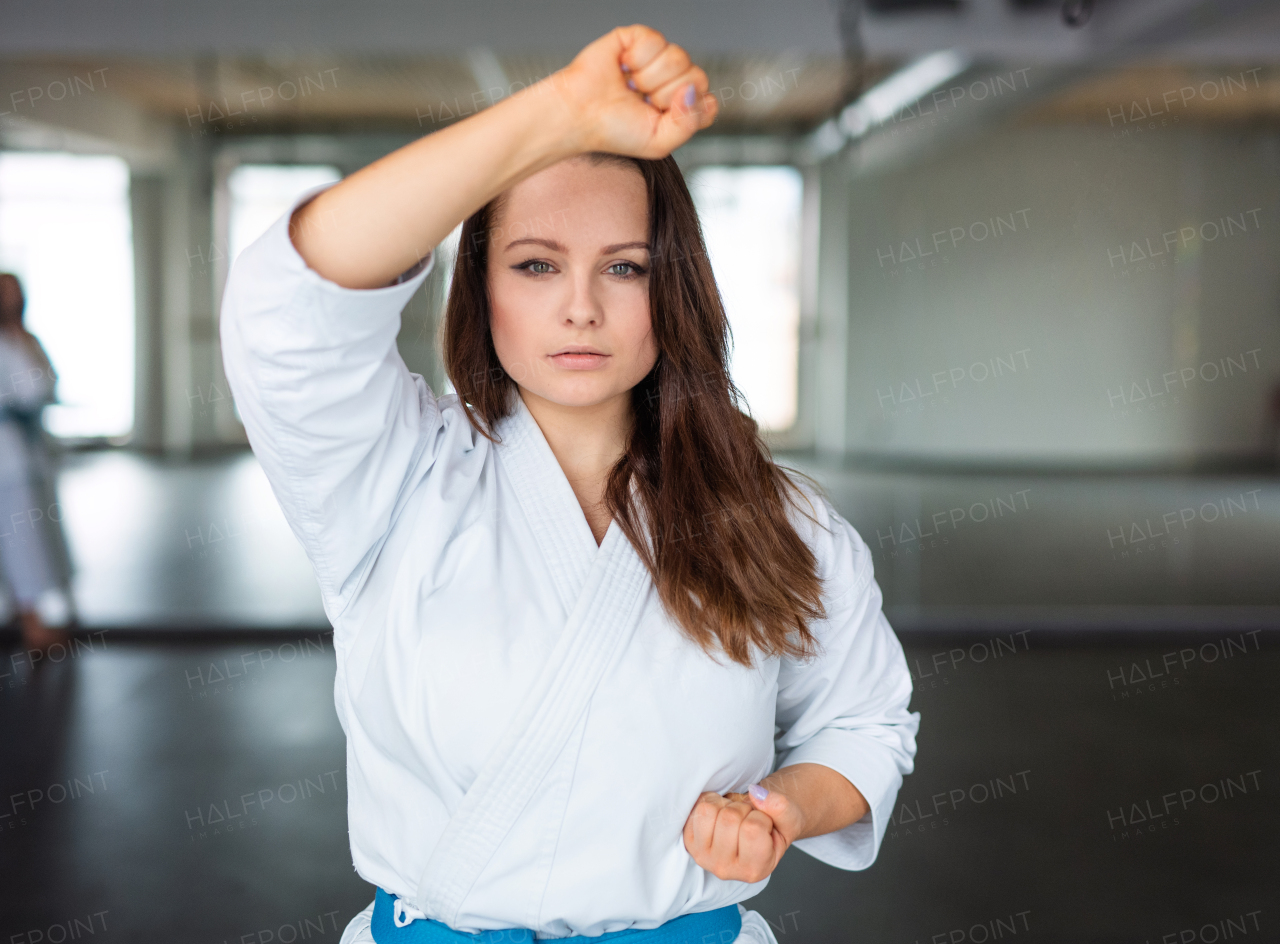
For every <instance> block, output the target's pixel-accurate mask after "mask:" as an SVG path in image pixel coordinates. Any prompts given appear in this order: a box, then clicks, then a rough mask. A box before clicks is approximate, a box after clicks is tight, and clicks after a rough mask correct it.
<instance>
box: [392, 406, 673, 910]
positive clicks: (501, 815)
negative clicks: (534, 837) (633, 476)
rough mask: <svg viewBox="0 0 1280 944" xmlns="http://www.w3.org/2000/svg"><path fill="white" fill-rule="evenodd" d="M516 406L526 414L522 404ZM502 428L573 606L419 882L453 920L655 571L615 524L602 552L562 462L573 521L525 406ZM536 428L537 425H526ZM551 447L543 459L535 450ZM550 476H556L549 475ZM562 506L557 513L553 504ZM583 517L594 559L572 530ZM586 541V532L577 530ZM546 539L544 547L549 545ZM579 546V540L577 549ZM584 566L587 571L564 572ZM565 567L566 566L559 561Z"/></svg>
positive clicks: (559, 745) (608, 661)
mask: <svg viewBox="0 0 1280 944" xmlns="http://www.w3.org/2000/svg"><path fill="white" fill-rule="evenodd" d="M518 410H523V403H521V404H520V406H519V407H518ZM510 419H511V420H512V422H510V423H507V424H504V426H505V427H506V428H505V429H503V430H501V431H500V435H501V436H502V439H503V444H504V445H503V448H502V455H503V460H504V462H506V464H507V467H508V471H509V472H510V473H511V476H512V479H513V482H517V483H519V484H517V485H516V487H517V491H518V492H519V493H520V500H521V506H522V507H523V508H524V510H525V511H526V513H528V514H529V520H530V523H531V524H532V525H533V528H534V531H535V533H536V534H537V536H538V541H539V545H540V547H541V549H542V550H543V552H544V554H546V555H547V558H548V564H549V565H550V567H551V570H552V572H553V574H554V575H555V578H554V579H556V581H557V588H558V589H559V590H560V593H561V594H562V595H564V596H565V597H566V598H567V599H568V601H569V605H567V606H566V609H567V610H568V611H569V617H568V620H567V621H566V623H565V627H564V630H563V631H562V632H561V634H560V638H559V640H558V641H557V642H556V645H555V648H554V649H553V650H552V651H551V655H550V656H549V657H548V659H547V663H546V665H545V666H544V667H543V669H542V672H541V673H540V674H539V675H538V677H537V679H536V680H535V681H534V683H533V686H532V688H531V689H530V691H529V694H528V695H527V696H526V697H525V700H524V702H523V703H522V705H521V706H520V709H519V710H518V711H517V712H516V717H515V718H514V719H513V721H512V722H511V725H510V726H509V727H508V729H507V731H506V732H505V733H504V734H503V738H502V741H501V742H500V743H499V744H498V746H497V747H496V748H495V749H494V751H493V754H492V755H491V756H490V757H489V759H488V760H487V761H486V762H485V765H484V767H483V769H481V771H480V773H479V774H477V776H476V779H475V781H474V782H473V783H472V785H471V788H470V789H469V790H468V791H467V793H466V795H465V796H464V797H463V798H462V803H461V804H460V805H459V806H458V809H457V811H456V812H455V813H454V814H453V816H452V817H451V818H450V820H449V823H448V825H447V826H446V827H445V830H444V833H443V834H442V835H441V837H440V840H439V842H438V843H437V844H436V847H435V848H434V849H433V850H432V853H431V858H430V860H429V861H428V862H427V866H426V869H425V870H424V871H423V874H422V877H421V879H420V880H419V882H418V889H417V896H416V897H417V901H416V902H414V904H416V905H417V907H419V908H420V909H421V910H422V911H424V912H426V913H427V914H428V915H430V916H432V917H435V918H437V919H438V920H440V921H443V922H444V923H445V924H449V925H452V924H453V923H454V922H455V920H456V916H457V915H458V913H459V911H460V909H461V907H462V904H463V902H464V900H465V899H466V896H467V894H468V893H469V892H470V890H471V888H472V886H473V885H474V884H475V882H476V880H477V879H478V878H479V877H480V874H481V872H483V871H484V868H485V866H486V865H488V863H489V860H490V859H491V858H492V857H493V854H494V853H495V852H496V851H497V849H498V846H499V845H500V844H501V843H502V840H503V839H504V838H505V837H506V835H507V833H509V832H510V831H511V829H512V827H513V826H515V824H516V822H517V821H518V820H519V818H520V814H521V813H522V812H523V810H524V808H525V805H526V804H527V802H528V800H529V797H530V795H531V794H532V792H533V791H534V790H535V789H536V788H537V787H538V785H539V784H540V783H541V782H542V780H543V778H545V777H546V775H547V774H548V772H550V770H551V768H552V766H553V765H554V763H555V761H556V759H557V758H558V757H559V755H560V753H561V752H562V750H563V749H564V746H565V744H566V743H567V741H568V740H569V737H570V735H571V734H572V733H573V731H574V729H575V728H576V727H577V725H578V723H579V721H580V720H581V718H582V715H583V712H584V711H585V710H586V707H587V703H588V702H589V701H590V699H591V696H592V695H593V694H594V692H595V690H596V687H597V686H598V685H599V683H600V679H601V678H602V677H603V676H604V674H605V672H606V671H608V669H609V667H610V666H611V665H612V664H613V662H614V661H615V660H616V659H617V657H618V656H619V655H620V654H621V652H622V650H623V648H624V647H625V646H626V644H627V641H628V640H629V639H630V638H631V635H632V633H633V631H634V630H635V627H636V624H637V623H638V622H639V619H640V614H641V612H642V610H643V603H644V599H645V596H646V593H647V591H648V590H649V588H650V587H651V586H652V582H651V580H650V578H649V572H648V570H647V569H646V568H645V566H644V563H643V562H642V561H641V560H640V557H639V555H637V554H636V552H635V548H633V547H632V546H631V542H630V541H628V540H627V537H626V535H625V534H623V533H622V529H621V528H619V527H618V525H617V523H616V522H614V523H611V524H610V525H609V530H608V531H607V532H606V534H605V537H604V541H603V542H602V543H601V544H600V547H599V548H598V549H596V548H595V539H594V538H592V537H591V532H590V528H589V527H588V526H587V524H586V519H585V518H584V517H583V516H582V513H581V509H580V508H579V507H578V505H577V500H576V498H573V492H572V489H571V488H569V485H568V482H567V480H565V478H564V475H563V473H560V470H559V465H558V464H555V465H554V470H555V472H557V473H560V474H559V484H562V485H563V487H564V489H565V490H568V492H569V497H570V499H571V500H572V501H573V506H572V510H573V512H574V513H575V515H576V518H575V517H573V516H569V517H568V519H567V520H566V518H564V517H561V518H559V519H557V518H556V517H555V513H556V511H557V510H559V512H560V514H562V515H564V514H566V513H567V508H566V506H565V503H564V501H563V497H564V496H563V494H557V491H556V488H555V481H554V480H555V476H552V475H549V474H548V469H547V466H546V460H547V459H548V458H549V461H550V462H551V463H553V464H554V463H555V462H556V460H555V456H554V455H552V454H551V451H550V448H549V447H548V446H547V444H546V440H545V439H544V438H543V437H542V435H541V431H539V430H538V429H537V427H536V424H534V421H533V418H532V417H531V416H529V415H528V413H527V411H525V412H524V413H523V415H521V414H520V413H519V412H517V414H516V415H515V416H513V417H511V418H510ZM526 422H527V423H528V424H533V425H534V429H533V430H532V431H530V430H528V429H527V428H524V429H521V427H522V426H524V424H525V423H526ZM539 445H540V446H541V449H543V450H546V455H545V456H544V455H541V454H540V453H539V452H538V451H537V450H538V446H539ZM548 480H550V481H548ZM557 505H558V506H559V509H557V507H556V506H557ZM578 522H580V523H581V525H582V528H583V529H584V530H585V532H586V537H587V540H589V541H590V542H591V547H590V548H587V549H585V550H586V551H587V553H588V554H589V553H590V551H591V550H593V549H594V550H595V551H596V553H595V555H594V558H592V559H590V560H589V561H587V560H586V559H585V558H584V556H583V553H582V552H583V550H584V548H583V545H582V543H581V542H580V541H578V540H575V539H574V536H573V534H572V532H571V531H570V532H569V533H568V534H566V529H567V528H570V527H572V526H573V525H572V524H571V523H573V524H576V523H578ZM579 537H580V536H579ZM543 542H547V543H543ZM575 545H576V546H575ZM583 563H586V565H587V566H585V567H583V568H582V571H581V572H578V573H572V572H571V573H568V574H560V573H556V572H557V570H559V569H561V568H564V569H569V570H572V569H574V568H575V565H576V566H581V565H582V564H583ZM557 564H560V565H561V568H558V567H557V566H556V565H557Z"/></svg>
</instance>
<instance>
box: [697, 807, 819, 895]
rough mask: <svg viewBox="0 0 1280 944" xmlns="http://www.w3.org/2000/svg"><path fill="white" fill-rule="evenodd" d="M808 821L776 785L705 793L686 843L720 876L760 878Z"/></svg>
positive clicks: (698, 860)
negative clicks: (733, 791)
mask: <svg viewBox="0 0 1280 944" xmlns="http://www.w3.org/2000/svg"><path fill="white" fill-rule="evenodd" d="M803 825H804V817H803V815H802V814H801V812H800V809H799V807H798V806H797V805H796V804H795V803H794V802H793V801H792V800H791V799H790V798H788V797H787V796H786V795H785V794H784V793H783V792H782V791H781V790H779V789H777V788H776V787H775V788H774V789H772V790H767V789H765V788H764V787H760V786H757V785H755V784H753V785H752V787H751V789H750V791H749V793H729V794H726V795H724V796H721V795H720V794H718V793H704V794H702V796H700V797H698V802H697V803H696V804H695V805H694V807H693V811H692V812H691V813H690V814H689V819H688V820H687V821H686V822H685V824H684V847H685V848H686V849H688V850H689V854H690V855H691V856H693V861H695V862H697V863H698V865H700V866H702V867H703V868H704V869H706V870H707V871H708V872H710V873H711V874H712V875H715V876H717V877H718V878H723V879H728V880H732V881H738V882H759V881H763V880H764V879H765V878H767V877H768V876H769V875H770V874H771V873H772V872H773V870H774V869H775V868H777V865H778V862H779V861H780V860H781V859H782V854H783V853H784V852H786V851H787V847H788V846H790V845H791V843H792V841H794V840H795V839H796V838H797V837H799V836H800V834H801V831H802V829H803Z"/></svg>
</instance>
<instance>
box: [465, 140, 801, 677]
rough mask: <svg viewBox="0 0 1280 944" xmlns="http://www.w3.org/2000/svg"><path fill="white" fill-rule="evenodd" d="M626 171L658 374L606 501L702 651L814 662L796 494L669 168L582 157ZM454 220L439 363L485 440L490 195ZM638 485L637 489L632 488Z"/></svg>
mask: <svg viewBox="0 0 1280 944" xmlns="http://www.w3.org/2000/svg"><path fill="white" fill-rule="evenodd" d="M591 159H592V160H593V161H596V162H601V161H618V162H623V163H626V164H628V165H633V166H635V167H636V168H638V169H639V171H640V173H641V174H642V175H643V176H644V181H645V187H646V189H647V191H648V200H649V247H650V270H649V272H650V274H649V311H650V320H651V322H652V330H653V333H654V338H655V340H656V342H657V347H658V360H657V363H656V364H655V365H654V367H653V370H652V371H650V373H649V374H648V376H646V377H645V378H644V380H642V381H641V382H640V383H638V384H637V385H636V386H635V387H633V388H632V390H631V406H632V411H633V414H634V422H633V424H632V429H631V434H630V439H629V441H628V443H627V447H626V451H625V452H624V453H623V455H622V458H620V459H619V460H618V462H617V464H616V465H615V466H614V467H613V470H612V471H611V472H610V474H609V479H608V483H607V485H606V488H605V503H606V505H607V507H608V509H609V511H610V513H611V515H612V516H613V518H614V520H616V521H617V522H618V524H619V526H620V527H621V528H622V531H623V533H624V534H626V536H627V538H628V540H630V542H631V544H632V545H633V546H634V547H635V549H636V551H637V553H638V554H639V555H640V557H641V559H642V560H643V561H644V563H645V565H646V566H647V567H648V568H649V572H650V574H652V576H653V581H654V584H655V586H656V587H657V590H658V597H659V599H660V600H661V601H662V603H663V605H664V606H665V607H666V609H667V612H668V613H669V614H670V615H671V617H672V618H674V619H675V620H676V622H677V623H678V624H679V625H680V627H681V629H682V630H683V631H684V632H685V633H686V634H687V635H688V636H689V638H690V639H692V640H693V641H694V642H696V643H697V644H698V645H700V646H701V647H702V648H703V649H704V650H705V651H707V652H711V650H712V648H713V644H714V643H715V642H719V644H720V647H721V648H722V649H723V651H724V652H725V653H726V654H727V655H728V656H729V657H730V658H731V659H732V660H733V661H734V662H738V663H741V664H742V665H746V666H750V665H751V663H752V660H751V650H752V647H753V646H754V647H756V648H758V649H759V650H761V651H762V652H764V653H765V654H766V655H771V656H772V655H793V656H800V657H805V656H809V655H812V654H813V652H814V651H815V649H816V641H815V639H814V637H813V635H812V634H811V633H810V631H809V628H808V623H809V621H810V620H813V619H819V618H821V617H822V616H823V615H824V612H823V607H822V600H821V597H822V587H821V581H820V579H819V577H818V573H817V561H816V559H815V557H814V555H813V552H812V551H811V550H810V549H809V547H808V545H807V544H805V542H804V541H803V540H802V539H801V537H800V535H799V534H798V533H797V532H796V529H795V527H794V526H793V524H792V523H791V521H790V520H788V516H787V504H788V502H791V503H793V504H794V505H795V507H797V508H799V504H798V502H796V499H797V498H801V497H802V496H801V493H800V492H799V490H798V489H797V488H796V486H795V485H794V484H793V483H792V482H791V481H790V480H789V479H788V477H787V474H786V473H785V472H783V470H782V469H780V468H779V467H778V466H777V465H775V464H774V462H773V460H772V458H771V457H770V455H769V451H768V448H767V447H766V446H765V444H764V442H763V441H762V440H761V438H760V434H759V430H758V428H757V426H756V423H755V421H754V420H753V419H751V417H749V416H747V415H746V414H745V413H743V412H742V411H741V410H740V409H739V407H738V403H739V401H740V399H741V394H740V393H739V391H738V389H737V388H736V387H735V386H734V384H733V381H732V380H731V379H730V377H729V370H728V356H727V354H728V344H729V321H728V318H727V317H726V316H725V312H724V304H723V302H722V301H721V298H720V292H719V290H718V289H717V288H716V283H715V277H714V276H713V275H712V272H711V265H710V263H709V262H708V261H707V254H706V246H705V244H704V243H703V239H702V229H701V227H700V226H699V223H698V214H697V211H696V210H695V208H694V205H693V199H692V198H691V197H690V196H689V190H688V188H687V187H686V186H685V182H684V177H683V175H682V174H681V173H680V169H679V167H678V166H677V165H676V162H675V161H674V160H673V159H672V158H670V157H666V158H663V159H662V160H657V161H649V160H640V159H634V158H629V157H620V156H618V155H613V154H593V155H591ZM500 199H501V198H498V200H495V201H491V202H490V203H489V204H488V205H486V206H485V207H483V208H481V209H480V210H478V211H477V212H476V213H474V214H473V215H472V216H471V217H470V218H468V219H467V220H466V222H464V223H463V225H462V239H461V242H460V245H459V252H458V256H457V259H456V261H455V264H454V275H453V284H452V287H451V289H450V293H449V300H448V304H447V306H446V309H445V319H444V360H445V369H446V370H447V371H448V373H449V378H450V380H451V381H452V382H453V386H454V389H455V390H456V391H457V393H458V397H459V399H460V401H461V402H462V405H463V407H464V409H466V411H467V415H468V417H470V419H471V422H472V423H473V425H474V426H475V427H476V429H477V430H478V431H479V432H480V433H482V434H483V435H484V436H486V437H488V438H489V439H493V436H492V435H491V432H490V431H491V430H492V429H493V427H494V424H495V423H497V421H498V420H499V419H501V418H502V417H503V416H505V415H506V414H507V413H508V412H509V410H510V408H511V406H512V405H513V404H512V401H511V400H510V399H509V398H510V396H511V394H512V392H513V389H514V384H515V381H514V380H512V378H511V377H510V376H508V374H507V373H506V371H505V370H504V369H503V367H502V364H501V363H500V362H499V360H498V355H497V352H496V351H495V350H494V346H493V339H492V336H491V335H490V331H489V315H490V308H489V293H488V278H487V271H488V252H487V249H488V246H487V238H488V236H489V229H490V226H491V224H492V223H493V222H494V220H495V218H496V215H497V210H498V209H499V206H500V204H499V200H500ZM633 482H634V493H633Z"/></svg>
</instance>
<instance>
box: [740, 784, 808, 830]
mask: <svg viewBox="0 0 1280 944" xmlns="http://www.w3.org/2000/svg"><path fill="white" fill-rule="evenodd" d="M747 796H748V797H749V798H750V800H751V805H752V806H754V807H755V808H756V809H757V810H759V811H760V812H761V813H764V814H765V815H766V816H768V817H769V818H770V819H772V820H773V822H774V826H775V827H776V828H777V829H778V830H779V831H780V832H782V834H783V835H784V836H786V837H787V841H788V842H789V841H790V839H791V837H792V836H793V835H795V832H796V828H797V827H798V825H799V811H798V810H797V809H796V807H795V804H794V803H792V802H791V800H790V798H788V797H787V795H786V794H785V793H783V792H782V791H781V790H770V789H769V788H767V787H764V786H762V785H760V784H758V783H753V784H751V785H750V786H749V787H747Z"/></svg>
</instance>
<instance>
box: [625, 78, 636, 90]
mask: <svg viewBox="0 0 1280 944" xmlns="http://www.w3.org/2000/svg"><path fill="white" fill-rule="evenodd" d="M627 88H629V89H631V91H633V92H634V91H635V90H636V80H635V79H627Z"/></svg>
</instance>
